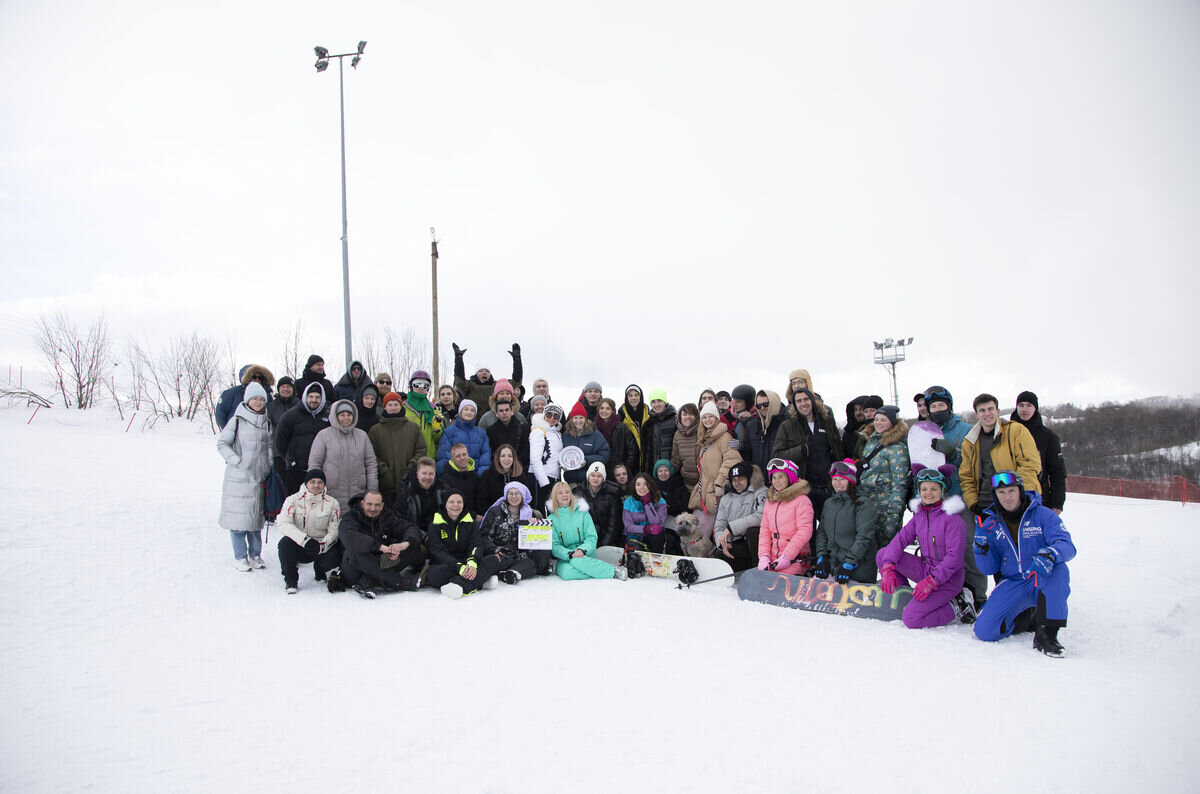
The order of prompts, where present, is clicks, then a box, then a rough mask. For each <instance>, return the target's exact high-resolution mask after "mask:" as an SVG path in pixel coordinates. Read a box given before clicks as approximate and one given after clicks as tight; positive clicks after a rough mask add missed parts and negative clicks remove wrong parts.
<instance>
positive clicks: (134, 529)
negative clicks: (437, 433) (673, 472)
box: [0, 408, 1200, 792]
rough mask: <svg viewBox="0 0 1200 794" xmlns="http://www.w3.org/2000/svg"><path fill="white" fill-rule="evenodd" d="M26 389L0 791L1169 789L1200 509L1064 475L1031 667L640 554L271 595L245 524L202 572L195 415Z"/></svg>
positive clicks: (1195, 641)
mask: <svg viewBox="0 0 1200 794" xmlns="http://www.w3.org/2000/svg"><path fill="white" fill-rule="evenodd" d="M30 412H31V411H30V410H28V409H24V408H9V409H0V444H2V448H3V450H4V457H5V462H6V466H5V470H6V472H7V477H6V478H5V479H6V480H7V486H8V489H9V491H8V493H9V497H8V498H9V499H10V500H11V501H10V506H11V507H12V508H13V509H12V510H10V513H9V519H8V520H7V521H4V522H3V523H2V524H0V527H2V529H0V533H2V537H0V543H2V545H3V548H5V549H7V550H8V553H9V557H8V561H9V568H8V574H7V575H6V576H5V577H3V580H2V581H0V599H2V602H3V604H4V609H3V612H2V613H0V669H2V670H3V673H2V678H0V714H3V725H2V727H0V790H3V791H5V792H11V791H67V790H84V789H86V790H99V791H115V790H133V791H149V790H158V791H215V790H235V791H236V790H241V789H251V788H254V789H259V790H263V791H321V790H327V787H336V788H337V789H349V788H353V789H354V790H375V789H376V788H377V787H385V786H386V787H387V789H386V790H389V791H411V790H414V787H423V788H426V789H429V790H435V791H449V792H457V791H498V792H503V791H513V792H529V791H551V790H574V791H612V790H620V791H626V790H629V791H713V792H733V791H747V790H766V789H780V790H803V789H807V788H810V787H812V788H818V789H821V790H833V789H835V788H837V789H842V790H848V791H869V790H872V789H880V788H882V789H884V790H886V791H888V792H907V791H912V792H931V791H972V792H990V791H1007V790H1013V789H1015V788H1019V789H1021V790H1026V791H1056V792H1069V791H1088V792H1096V791H1129V790H1139V791H1154V792H1159V791H1195V790H1196V787H1197V783H1196V782H1194V778H1195V777H1196V776H1197V774H1198V773H1200V760H1198V757H1197V755H1196V748H1197V747H1200V721H1198V719H1197V716H1196V715H1197V708H1198V706H1200V687H1198V686H1197V683H1196V681H1195V677H1194V673H1195V670H1196V660H1197V658H1200V618H1198V615H1200V584H1198V583H1197V578H1196V576H1195V574H1194V571H1195V566H1194V565H1193V564H1192V563H1191V561H1190V560H1191V558H1192V557H1194V551H1193V550H1194V549H1195V548H1196V546H1197V542H1198V540H1197V537H1198V536H1197V530H1198V529H1200V507H1197V506H1190V505H1189V506H1188V507H1183V506H1181V505H1179V504H1173V503H1166V502H1149V501H1135V500H1128V499H1125V500H1123V499H1115V498H1106V497H1096V496H1081V495H1076V494H1071V495H1070V496H1069V497H1068V502H1067V504H1068V510H1067V512H1066V513H1065V514H1064V518H1065V519H1066V521H1067V525H1068V527H1069V528H1070V530H1071V531H1072V533H1073V535H1074V538H1075V542H1076V545H1077V546H1078V547H1079V556H1078V558H1077V560H1076V561H1075V562H1073V563H1072V564H1071V576H1072V585H1073V589H1074V592H1073V596H1072V599H1071V619H1070V626H1069V627H1068V628H1067V629H1066V630H1064V631H1063V632H1062V634H1061V635H1060V636H1061V639H1062V640H1063V642H1064V644H1065V645H1066V647H1067V652H1068V654H1069V658H1068V659H1067V660H1065V661H1053V660H1050V659H1047V658H1044V657H1042V656H1040V655H1039V654H1036V653H1034V652H1033V651H1032V650H1031V649H1030V647H1029V645H1030V638H1029V636H1028V635H1024V636H1021V637H1018V638H1014V639H1010V640H1008V641H1005V642H1001V643H998V644H995V645H988V644H985V643H982V642H978V641H976V640H975V639H974V637H973V636H972V634H971V631H970V628H969V627H967V626H959V625H956V626H953V627H948V628H944V629H935V630H926V631H910V630H907V629H905V628H903V627H902V626H901V625H900V624H898V623H891V624H883V623H878V622H875V621H869V620H855V619H851V618H843V617H838V616H834V615H825V614H813V613H806V612H799V611H792V610H785V609H780V608H776V607H769V606H762V605H758V604H750V603H743V602H741V601H739V600H738V598H737V595H736V592H735V591H734V590H733V589H732V588H728V587H716V586H706V587H701V588H697V589H695V590H692V591H677V590H675V589H674V588H673V587H672V585H671V584H670V583H669V582H665V581H662V580H644V579H643V580H638V581H634V582H627V583H621V582H615V581H609V582H579V583H567V582H561V581H558V580H557V579H545V580H535V581H529V582H524V583H522V584H520V585H518V586H516V587H504V586H502V587H501V589H499V590H497V591H494V592H484V593H481V594H479V595H476V596H472V597H470V598H467V599H464V600H462V601H457V602H455V601H450V600H449V599H446V598H444V597H442V596H440V595H438V594H437V593H436V592H434V591H428V592H422V593H415V594H400V595H395V596H390V597H387V598H381V599H379V600H378V601H375V602H368V601H364V600H362V599H360V598H357V597H356V596H355V595H354V594H352V593H344V594H340V595H337V596H331V595H330V594H328V593H327V592H326V591H325V589H324V588H323V587H322V586H318V585H317V584H315V583H313V582H312V578H311V577H312V574H311V568H309V569H307V570H305V569H302V574H301V591H300V593H299V594H298V595H295V596H290V597H289V596H286V595H285V594H284V590H283V580H282V579H281V577H280V576H279V571H278V567H277V565H276V561H275V553H274V542H273V541H272V542H271V543H269V544H268V545H267V546H266V549H265V554H264V557H265V558H266V560H267V562H268V568H267V570H265V571H255V572H253V573H238V572H236V571H234V570H232V568H231V567H230V564H229V561H230V557H231V556H232V553H231V550H230V546H229V539H228V533H226V532H225V531H223V530H221V529H220V528H218V527H217V525H216V516H217V509H218V498H219V491H220V485H221V476H222V462H221V459H220V456H219V455H218V454H217V452H216V449H215V441H214V438H213V436H212V435H211V434H210V433H208V432H207V430H206V429H202V428H201V427H200V426H199V425H194V426H189V425H186V424H181V423H176V424H172V425H169V426H160V427H159V428H158V429H157V430H155V431H153V432H148V433H141V432H138V425H139V424H140V423H139V422H135V426H134V429H133V430H131V431H130V432H129V433H125V432H124V427H125V425H124V423H123V422H121V421H119V420H118V419H117V417H116V416H115V415H109V414H106V413H103V412H93V413H91V414H84V413H81V412H68V411H65V410H62V409H56V410H52V411H46V410H43V411H41V412H40V413H39V414H38V415H37V417H36V418H35V419H34V420H33V422H32V423H31V424H26V420H27V419H28V417H29V414H30ZM364 786H365V787H367V788H365V789H364V788H363V787H364ZM379 790H383V789H382V788H380V789H379Z"/></svg>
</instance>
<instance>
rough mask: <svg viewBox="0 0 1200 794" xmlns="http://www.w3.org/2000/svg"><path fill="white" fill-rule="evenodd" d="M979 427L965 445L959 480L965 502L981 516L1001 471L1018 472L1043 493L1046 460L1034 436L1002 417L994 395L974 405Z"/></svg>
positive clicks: (981, 397)
mask: <svg viewBox="0 0 1200 794" xmlns="http://www.w3.org/2000/svg"><path fill="white" fill-rule="evenodd" d="M973 407H974V408H975V416H976V417H977V418H978V419H979V422H978V424H976V425H975V426H974V427H972V428H971V431H970V432H969V433H967V436H966V438H964V439H963V442H962V463H960V464H959V466H958V477H959V480H961V482H962V492H963V501H964V502H966V503H967V507H968V508H970V509H971V511H972V512H974V513H975V515H977V516H981V517H982V516H983V511H984V510H986V509H987V508H988V507H991V505H992V502H994V501H995V497H994V496H993V494H992V485H991V483H992V475H993V474H995V473H996V472H999V471H1015V472H1017V473H1018V474H1020V475H1021V478H1022V479H1023V480H1024V481H1025V482H1026V483H1027V485H1026V486H1025V487H1026V488H1029V489H1030V490H1033V491H1037V492H1038V493H1039V494H1040V493H1041V492H1042V491H1041V486H1040V485H1039V484H1038V474H1039V473H1040V472H1041V470H1042V458H1041V455H1039V454H1038V448H1037V444H1035V443H1034V441H1033V436H1032V435H1030V433H1029V431H1028V430H1026V429H1025V428H1024V426H1022V425H1021V424H1020V423H1018V422H1008V421H1005V420H1004V419H1001V418H1000V404H999V401H998V400H997V399H996V398H995V397H993V396H992V395H990V394H986V393H985V394H981V395H979V396H978V397H976V398H975V402H974V404H973Z"/></svg>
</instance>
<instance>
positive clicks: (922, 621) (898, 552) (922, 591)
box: [875, 464, 975, 629]
mask: <svg viewBox="0 0 1200 794" xmlns="http://www.w3.org/2000/svg"><path fill="white" fill-rule="evenodd" d="M913 468H914V469H916V470H917V471H916V481H917V492H918V493H919V494H920V495H919V496H918V497H916V498H915V499H913V500H911V501H910V502H909V509H910V510H912V512H913V517H912V518H910V519H909V521H908V523H907V524H905V525H904V526H903V527H901V529H900V531H899V532H897V533H896V536H895V537H893V538H892V539H891V541H890V542H889V543H888V544H887V545H886V546H884V547H883V548H882V549H880V550H879V553H878V554H877V555H876V556H875V562H876V563H877V564H878V565H879V574H880V581H879V586H880V587H882V588H883V592H885V593H888V594H891V593H894V592H896V588H898V587H906V586H907V585H908V583H909V582H910V581H912V582H916V585H915V586H913V597H912V600H911V601H909V602H908V604H907V605H906V606H905V607H904V612H903V613H902V614H901V620H903V621H904V625H905V626H908V627H909V628H910V629H926V628H931V627H934V626H945V625H947V624H949V623H953V622H954V620H955V618H957V617H960V616H961V617H962V618H963V622H970V621H971V620H972V619H973V618H974V617H975V615H974V607H972V606H970V603H969V602H968V601H967V597H968V595H969V592H970V591H967V593H964V592H963V580H964V579H965V578H966V564H965V563H964V562H963V546H964V545H965V544H966V542H967V525H966V523H964V521H963V519H962V512H963V511H964V510H965V509H966V505H964V504H963V500H962V498H961V497H958V496H950V497H946V496H945V494H946V491H947V490H948V489H949V487H950V485H949V482H950V481H949V473H950V472H951V471H953V469H954V467H953V466H951V465H949V464H946V465H944V466H943V467H942V468H940V469H926V468H921V467H920V466H913ZM913 541H916V542H917V546H918V547H919V548H920V551H921V555H920V556H917V555H915V554H910V553H908V552H906V551H905V550H904V549H905V548H906V547H907V546H908V545H909V544H911V543H912V542H913Z"/></svg>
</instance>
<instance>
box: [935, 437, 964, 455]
mask: <svg viewBox="0 0 1200 794" xmlns="http://www.w3.org/2000/svg"><path fill="white" fill-rule="evenodd" d="M929 446H931V447H933V448H934V450H936V451H938V452H940V453H942V454H943V455H945V456H946V457H947V458H952V457H954V455H955V454H956V453H957V452H958V447H956V446H954V442H953V441H947V440H946V439H944V438H935V439H932V440H930V442H929Z"/></svg>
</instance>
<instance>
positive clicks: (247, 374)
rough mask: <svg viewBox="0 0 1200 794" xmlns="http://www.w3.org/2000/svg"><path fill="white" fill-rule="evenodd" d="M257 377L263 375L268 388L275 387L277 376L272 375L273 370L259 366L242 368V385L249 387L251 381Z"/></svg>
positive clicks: (252, 365)
mask: <svg viewBox="0 0 1200 794" xmlns="http://www.w3.org/2000/svg"><path fill="white" fill-rule="evenodd" d="M255 375H262V376H263V379H264V380H265V381H266V383H267V385H268V386H274V385H275V376H274V375H272V374H271V370H269V369H267V368H266V367H264V366H261V365H259V364H251V365H249V366H247V367H243V368H242V385H243V386H249V385H250V380H251V379H252V378H253V377H254V376H255Z"/></svg>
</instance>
